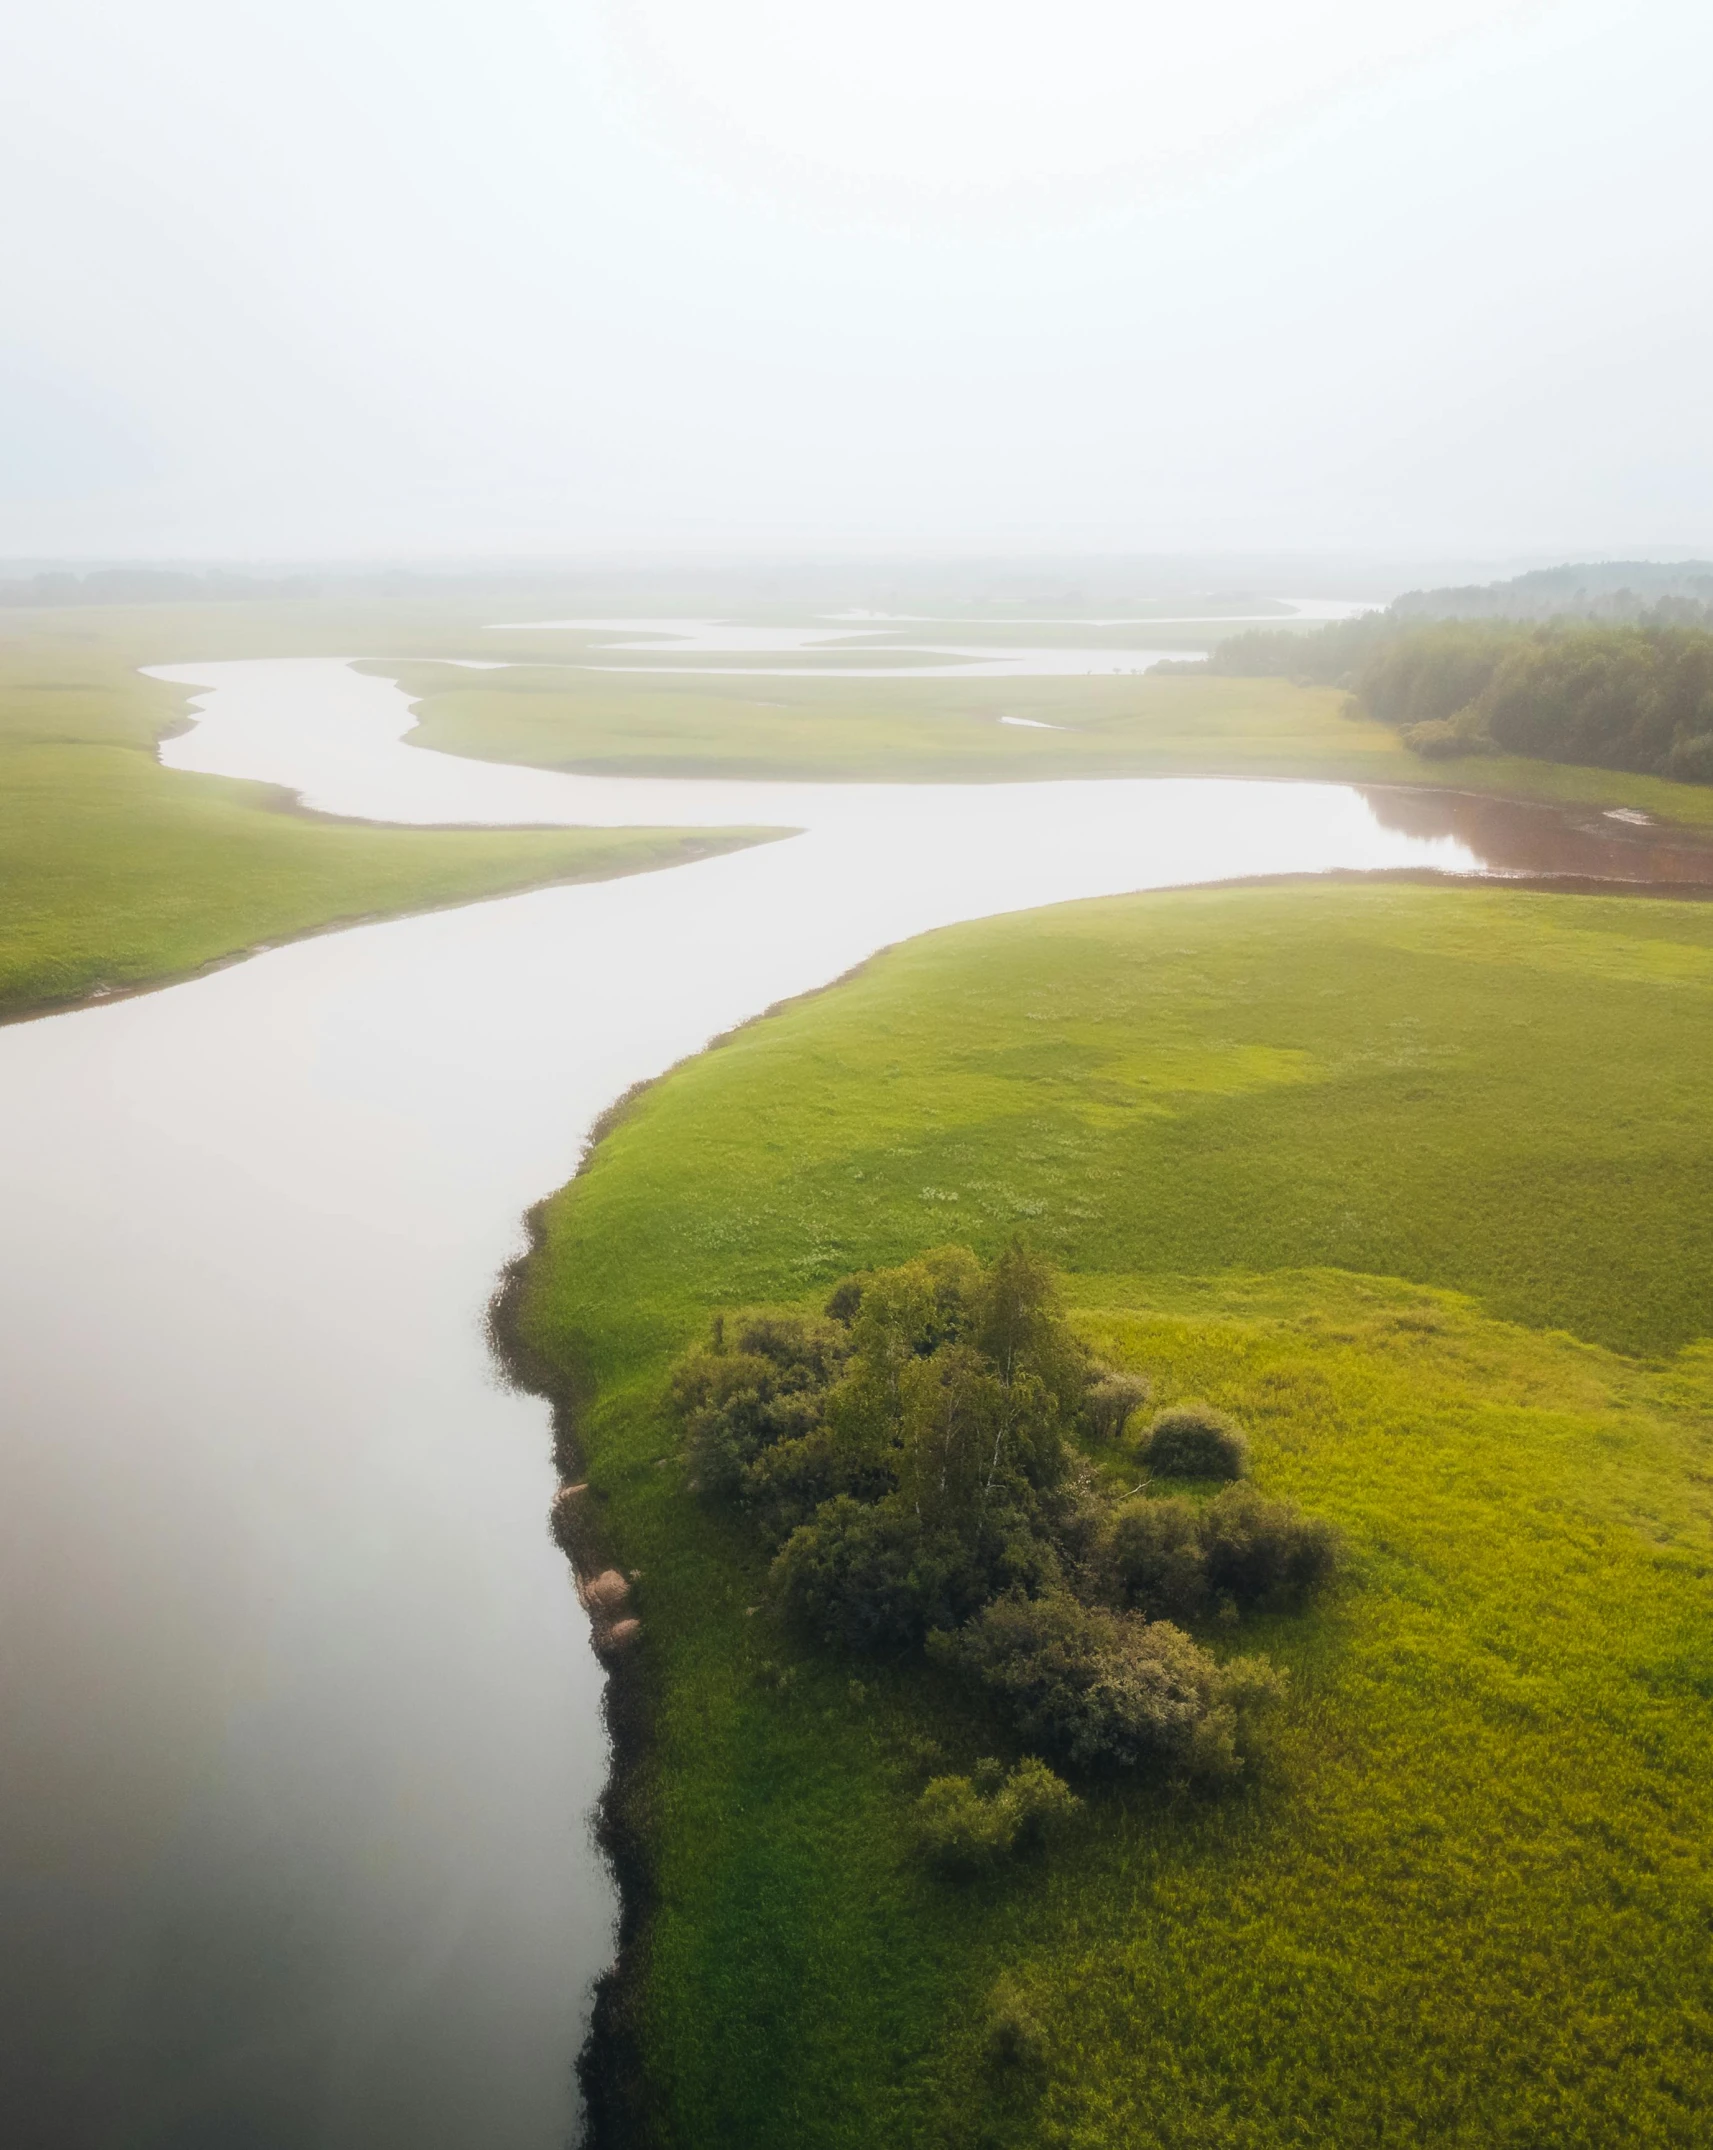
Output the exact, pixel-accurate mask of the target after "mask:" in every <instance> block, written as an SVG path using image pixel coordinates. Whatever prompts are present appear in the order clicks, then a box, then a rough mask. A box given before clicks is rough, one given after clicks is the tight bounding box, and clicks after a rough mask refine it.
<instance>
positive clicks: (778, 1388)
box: [672, 1315, 849, 1500]
mask: <svg viewBox="0 0 1713 2150" xmlns="http://www.w3.org/2000/svg"><path fill="white" fill-rule="evenodd" d="M848 1348H849V1347H848V1345H847V1343H846V1340H845V1338H844V1336H843V1335H842V1333H841V1332H839V1331H837V1330H834V1329H828V1328H826V1327H824V1326H821V1325H811V1324H810V1323H808V1322H805V1321H800V1320H797V1319H796V1318H795V1317H790V1316H787V1317H778V1316H773V1315H752V1316H750V1317H749V1318H748V1319H747V1320H746V1321H744V1322H743V1323H742V1324H741V1325H740V1328H739V1331H738V1338H737V1348H736V1350H732V1349H730V1348H729V1347H728V1345H727V1342H726V1333H725V1323H724V1320H723V1319H717V1320H716V1321H715V1323H714V1328H713V1335H712V1339H711V1342H710V1343H709V1345H708V1346H706V1347H704V1348H703V1349H702V1350H699V1351H693V1352H691V1353H690V1354H689V1356H688V1357H687V1358H685V1359H682V1360H680V1362H679V1364H678V1365H677V1367H676V1368H675V1369H674V1371H673V1375H672V1402H673V1407H674V1409H675V1410H676V1411H677V1413H678V1416H679V1417H680V1418H681V1419H682V1421H683V1423H684V1432H685V1460H686V1462H687V1464H688V1467H689V1476H690V1482H691V1484H692V1485H693V1486H694V1487H695V1488H696V1490H697V1491H698V1492H700V1493H703V1494H705V1495H706V1496H708V1497H709V1498H710V1499H714V1500H735V1499H737V1498H738V1497H739V1496H740V1495H741V1494H742V1493H743V1492H744V1490H745V1480H746V1473H747V1471H748V1469H749V1467H750V1465H751V1464H753V1463H754V1462H755V1460H756V1459H757V1457H758V1456H760V1455H762V1454H763V1453H764V1452H765V1451H766V1450H767V1449H769V1448H772V1447H774V1446H776V1445H777V1444H778V1443H779V1442H781V1441H798V1440H802V1439H803V1438H804V1437H805V1436H806V1435H808V1434H811V1433H813V1432H814V1431H815V1429H816V1428H817V1427H818V1426H819V1425H820V1423H821V1396H822V1394H823V1393H824V1391H825V1389H826V1386H827V1383H828V1382H829V1380H830V1379H831V1378H832V1377H833V1375H834V1374H835V1372H836V1371H837V1369H838V1367H839V1366H840V1365H841V1364H842V1362H843V1359H844V1356H845V1353H846V1351H847V1350H848Z"/></svg>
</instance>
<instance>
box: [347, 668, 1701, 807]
mask: <svg viewBox="0 0 1713 2150" xmlns="http://www.w3.org/2000/svg"><path fill="white" fill-rule="evenodd" d="M966 632H967V630H966ZM547 639H548V638H547V637H546V636H544V635H543V636H537V637H536V638H535V646H534V647H533V649H530V650H525V649H524V648H522V647H521V646H520V647H519V648H517V649H516V650H515V651H513V654H514V655H516V656H517V657H518V658H520V659H522V658H526V657H529V656H533V657H535V658H537V659H540V658H541V656H542V654H543V652H542V648H541V645H543V644H545V643H546V641H547ZM1273 639H1274V640H1277V641H1280V642H1282V643H1284V644H1286V645H1288V646H1293V647H1294V646H1296V644H1297V642H1298V640H1299V638H1296V637H1290V636H1279V637H1274V638H1273ZM482 646H486V645H485V644H484V645H482ZM508 646H509V645H507V644H504V643H500V642H498V641H497V639H496V641H495V644H494V649H495V655H496V656H499V655H503V654H505V652H506V650H507V648H508ZM1121 654H1122V653H1117V652H1115V655H1121ZM375 669H377V670H384V671H385V672H386V673H387V674H388V675H389V676H390V677H395V678H397V679H398V681H399V683H400V684H401V686H403V687H404V689H405V691H406V692H407V693H408V694H410V696H411V697H412V699H413V701H414V703H415V706H416V713H417V729H416V731H415V733H414V734H413V735H412V737H413V739H414V741H415V743H416V744H418V745H421V746H427V747H433V748H436V749H438V750H439V751H440V752H442V753H449V754H467V755H471V756H474V757H475V758H476V759H478V760H484V761H514V762H527V763H530V764H533V765H535V766H537V767H541V768H560V769H577V770H584V771H588V772H590V773H592V774H596V775H611V776H619V775H624V776H720V777H745V778H770V777H791V778H803V779H807V780H820V781H825V782H846V781H849V782H857V781H866V782H909V783H958V782H963V783H986V782H994V781H1006V780H1009V781H1014V782H1015V781H1019V780H1025V779H1034V780H1040V779H1044V778H1052V777H1097V776H1185V775H1196V776H1239V777H1274V778H1310V779H1315V780H1318V781H1320V782H1324V783H1352V784H1404V785H1424V784H1425V785H1442V786H1443V785H1450V786H1452V787H1454V788H1456V789H1460V790H1465V791H1480V792H1490V793H1494V794H1497V795H1499V796H1502V797H1507V798H1519V799H1546V800H1555V801H1561V802H1562V803H1564V804H1565V805H1568V806H1581V805H1587V806H1601V807H1606V806H1628V807H1631V808H1636V809H1640V810H1641V811H1643V812H1645V813H1648V814H1652V815H1656V816H1658V817H1659V818H1660V819H1661V820H1665V821H1674V822H1683V823H1687V824H1700V825H1713V787H1709V786H1707V785H1703V784H1691V783H1678V782H1673V781H1671V780H1669V779H1667V778H1665V777H1661V776H1656V775H1650V774H1647V773H1638V772H1636V771H1634V770H1620V769H1610V768H1583V767H1578V766H1575V765H1572V764H1569V763H1557V762H1550V761H1542V760H1536V759H1532V758H1530V757H1528V756H1526V755H1523V754H1516V753H1492V752H1485V751H1483V752H1479V753H1477V752H1471V753H1468V754H1463V755H1458V756H1454V757H1451V758H1442V759H1440V760H1437V761H1433V762H1427V761H1424V760H1423V759H1422V757H1421V756H1420V755H1419V754H1417V753H1413V752H1412V751H1411V750H1410V749H1409V747H1408V746H1407V745H1405V743H1404V742H1403V740H1402V738H1401V737H1400V734H1399V731H1398V728H1397V727H1396V726H1395V725H1393V724H1390V723H1386V722H1382V721H1380V720H1379V719H1378V718H1376V717H1375V716H1373V715H1371V714H1369V713H1367V712H1366V711H1364V710H1363V709H1361V708H1359V707H1356V706H1354V705H1353V703H1352V701H1351V697H1350V696H1349V694H1348V693H1347V692H1346V691H1345V690H1344V689H1343V687H1342V686H1331V685H1315V684H1307V685H1305V684H1299V683H1298V682H1297V681H1295V680H1292V679H1289V678H1283V677H1275V678H1261V677H1255V678H1244V677H1227V676H1222V675H1219V674H1215V673H1205V674H1197V673H1192V674H1190V675H1189V676H1184V675H1179V676H1171V675H1159V674H1145V673H1144V674H1129V673H1116V674H1108V675H1106V676H1104V677H1103V676H1101V675H1099V674H1095V675H1090V676H1071V677H1057V678H1052V677H1049V678H1040V679H952V678H945V679H887V680H879V681H865V680H861V679H853V678H849V677H845V678H839V677H837V676H828V677H826V678H820V679H803V678H799V677H792V676H790V674H788V673H786V672H784V671H782V672H781V673H780V674H779V675H778V676H777V677H772V678H768V677H760V678H757V677H749V678H724V679H722V678H718V677H712V676H703V677H696V676H694V675H692V674H689V673H686V674H685V675H684V676H682V677H661V676H659V675H646V674H641V673H636V672H632V673H629V674H626V673H623V672H617V673H614V672H602V671H594V670H591V671H579V670H576V669H573V668H571V667H570V666H568V665H566V664H564V663H559V664H551V663H547V662H540V661H537V662H520V663H519V664H518V665H517V668H516V669H515V670H505V671H486V672H471V671H467V670H463V669H461V668H459V667H457V666H454V665H449V664H422V663H416V664H406V663H399V662H392V661H387V662H385V663H383V664H377V665H376V667H375Z"/></svg>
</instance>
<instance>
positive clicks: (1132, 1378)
mask: <svg viewBox="0 0 1713 2150" xmlns="http://www.w3.org/2000/svg"><path fill="white" fill-rule="evenodd" d="M1151 1393H1152V1390H1151V1387H1150V1384H1149V1383H1148V1382H1147V1381H1146V1380H1145V1379H1144V1378H1143V1376H1142V1375H1141V1374H1126V1373H1120V1372H1119V1371H1118V1369H1117V1368H1116V1367H1111V1366H1107V1367H1102V1368H1101V1369H1100V1371H1099V1372H1098V1373H1097V1374H1096V1376H1095V1379H1094V1380H1093V1381H1092V1382H1091V1383H1090V1384H1089V1391H1088V1394H1087V1396H1086V1397H1085V1398H1084V1399H1083V1408H1084V1409H1085V1410H1086V1411H1087V1412H1088V1416H1089V1423H1090V1425H1091V1426H1092V1427H1093V1428H1094V1434H1095V1438H1096V1440H1100V1441H1116V1440H1117V1439H1118V1437H1119V1435H1120V1434H1122V1433H1123V1431H1124V1428H1125V1426H1126V1424H1127V1423H1128V1422H1129V1419H1130V1415H1131V1413H1132V1412H1133V1411H1140V1410H1141V1408H1142V1406H1143V1405H1144V1404H1145V1403H1146V1402H1147V1401H1148V1398H1149V1396H1150V1394H1151Z"/></svg>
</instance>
